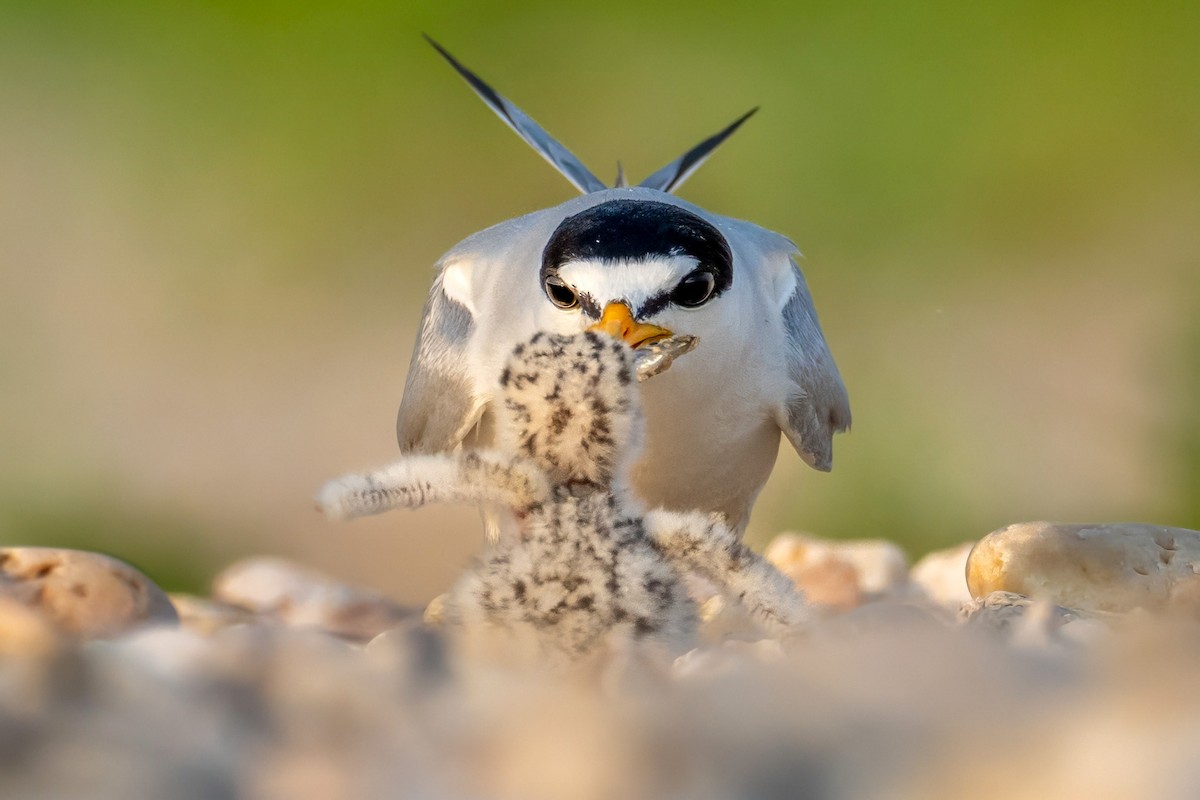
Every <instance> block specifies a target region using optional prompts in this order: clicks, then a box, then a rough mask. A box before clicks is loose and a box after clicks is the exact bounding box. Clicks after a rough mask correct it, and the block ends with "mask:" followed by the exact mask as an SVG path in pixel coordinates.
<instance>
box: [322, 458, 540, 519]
mask: <svg viewBox="0 0 1200 800" xmlns="http://www.w3.org/2000/svg"><path fill="white" fill-rule="evenodd" d="M548 491H549V490H548V488H547V485H546V479H545V477H544V476H543V475H542V473H541V471H540V470H538V469H537V468H536V467H535V466H533V465H532V464H529V463H528V462H526V461H524V460H521V459H517V458H513V457H510V456H502V455H499V454H496V453H491V452H487V451H479V450H471V451H467V452H464V453H455V454H451V455H423V456H409V457H407V458H403V459H401V460H399V461H396V462H394V463H392V464H389V465H388V466H386V467H382V468H380V469H377V470H372V471H370V472H363V473H357V474H352V475H345V476H343V477H341V478H337V479H336V480H332V481H329V482H328V483H326V484H325V485H324V486H323V487H321V490H320V491H319V492H318V493H317V498H316V499H317V508H319V509H320V510H321V511H323V512H324V513H325V516H327V517H329V518H330V519H349V518H352V517H361V516H366V515H368V514H379V513H381V512H384V511H387V510H389V509H392V508H419V507H420V506H423V505H426V504H428V503H465V504H472V505H500V506H505V507H508V508H511V509H513V510H515V511H518V512H520V511H525V510H528V509H529V508H531V507H533V506H535V505H537V504H538V503H540V502H542V501H543V500H544V499H545V498H546V496H547V495H548Z"/></svg>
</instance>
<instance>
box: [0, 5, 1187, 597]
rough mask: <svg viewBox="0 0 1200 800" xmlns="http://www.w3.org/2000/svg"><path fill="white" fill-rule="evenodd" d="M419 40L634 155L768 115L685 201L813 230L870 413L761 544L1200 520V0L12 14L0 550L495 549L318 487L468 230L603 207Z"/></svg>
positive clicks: (433, 556) (759, 524) (356, 449)
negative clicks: (320, 505) (352, 505)
mask: <svg viewBox="0 0 1200 800" xmlns="http://www.w3.org/2000/svg"><path fill="white" fill-rule="evenodd" d="M422 31H424V32H428V33H429V34H431V35H433V36H434V37H435V38H437V39H439V40H440V41H441V42H442V43H443V44H444V45H446V46H447V47H448V48H449V49H450V50H451V52H453V53H455V54H456V55H458V56H459V57H460V58H461V59H462V60H463V61H464V62H465V63H466V64H467V65H469V66H471V67H472V68H474V69H476V70H477V71H479V72H480V74H481V75H483V76H484V77H485V78H486V79H488V80H490V81H492V82H493V83H494V84H495V85H496V86H497V88H499V89H500V90H501V91H502V92H504V93H505V94H507V95H508V96H509V97H510V98H512V99H513V100H514V101H515V102H516V103H517V104H519V105H520V106H522V107H523V108H524V109H525V110H526V111H528V112H529V113H530V114H531V115H532V116H534V117H535V118H536V119H538V120H539V122H541V123H542V124H543V125H544V126H545V127H546V128H547V129H548V130H549V131H550V132H551V133H553V134H554V135H555V136H556V137H558V138H559V139H560V140H561V141H563V142H564V143H565V144H566V145H567V146H568V147H570V148H572V149H573V150H574V151H575V152H576V153H577V154H578V155H579V156H580V157H581V158H582V159H583V160H584V162H585V163H587V164H589V166H591V167H592V169H593V171H595V172H597V173H598V174H600V175H601V176H610V175H612V174H615V171H616V161H617V159H618V158H619V159H621V160H622V161H623V163H624V165H625V168H626V170H627V171H628V172H629V173H630V175H631V176H632V177H633V178H634V179H639V178H640V177H642V176H644V175H646V174H648V173H649V172H651V171H653V170H654V169H656V168H657V167H659V166H661V165H662V164H663V163H665V162H667V161H669V160H671V159H673V158H675V157H676V156H677V155H679V154H680V153H681V152H682V151H683V150H684V149H686V148H688V147H690V146H691V145H693V144H695V143H696V142H698V141H699V140H700V139H702V138H703V137H705V136H707V135H708V134H710V133H712V132H713V131H715V130H717V129H719V128H720V127H722V126H723V125H725V124H726V123H728V122H729V121H731V120H732V119H734V118H735V117H736V116H737V115H738V114H740V113H741V112H743V111H745V110H746V109H747V108H749V107H751V106H754V105H761V106H762V112H761V113H760V114H759V115H758V116H757V117H755V118H754V119H753V120H752V121H751V122H750V123H749V124H748V125H747V126H746V127H745V128H744V129H743V130H742V131H740V132H739V133H738V134H737V135H736V136H735V137H734V138H733V139H731V140H730V142H729V143H728V144H727V145H726V146H725V147H724V149H723V150H722V151H720V152H719V153H718V154H717V155H716V156H715V157H714V158H713V160H712V161H711V162H710V163H709V164H707V165H706V166H705V167H704V168H703V169H702V170H700V171H699V172H698V173H697V174H696V176H694V177H693V178H692V179H691V181H690V182H689V183H688V184H687V185H686V186H684V187H683V189H682V190H681V191H680V194H681V195H682V196H683V197H685V198H687V199H689V200H691V201H694V202H696V203H698V204H700V205H702V206H704V207H706V208H708V209H710V210H712V211H714V212H718V213H722V214H727V215H729V216H734V217H740V218H743V219H749V220H752V221H755V222H757V223H759V224H762V225H765V226H767V227H770V228H773V229H775V230H779V231H781V232H783V233H786V234H788V235H789V236H791V237H792V238H793V239H795V240H796V241H797V243H798V244H799V245H800V247H801V249H802V250H803V251H804V253H805V256H806V257H805V261H804V264H803V265H804V269H805V272H806V274H807V277H808V280H809V284H810V286H811V288H812V290H813V293H814V295H815V297H816V300H817V306H818V309H819V311H820V313H821V319H822V322H823V324H824V327H825V331H826V335H827V337H828V339H829V341H830V344H831V346H832V349H833V351H834V354H835V356H836V357H837V359H838V362H839V364H840V366H841V369H842V373H843V375H844V377H845V379H846V382H847V384H848V386H849V388H850V392H851V398H852V402H853V405H854V413H855V427H854V431H853V433H852V434H850V435H847V436H843V437H840V439H839V440H838V442H837V445H836V465H835V469H834V471H833V472H832V473H831V474H829V475H821V474H818V473H815V472H813V471H811V470H809V469H807V468H806V467H804V466H803V464H802V463H801V462H800V461H799V460H798V459H797V458H796V457H795V456H794V454H793V453H791V452H790V450H786V451H781V457H780V461H779V465H778V467H777V469H776V473H775V475H774V476H773V477H772V480H771V483H770V484H769V485H768V488H767V490H766V491H765V493H764V495H763V497H762V500H761V501H760V503H759V506H758V508H757V511H756V516H755V519H754V522H753V524H752V528H751V536H752V537H753V539H754V540H755V541H756V542H759V543H761V542H763V541H765V540H766V539H767V538H769V536H771V535H773V534H774V533H775V532H777V531H779V530H782V529H788V528H790V529H807V530H810V531H813V532H816V533H818V534H821V535H827V536H836V537H874V536H885V537H889V538H893V539H895V540H897V541H899V542H901V543H903V544H904V545H905V546H906V547H907V548H908V549H909V550H910V552H911V553H912V555H914V556H917V555H919V554H921V553H922V552H924V551H926V550H928V549H930V548H933V547H938V546H943V545H949V544H954V543H957V542H959V541H963V540H966V539H972V538H977V537H978V536H980V535H982V534H983V533H986V532H987V531H989V530H991V529H993V528H996V527H999V526H1001V525H1003V524H1006V523H1008V522H1012V521H1017V520H1028V519H1041V518H1050V519H1061V520H1077V521H1106V520H1118V519H1131V520H1139V521H1148V522H1157V523H1162V524H1172V525H1183V526H1190V527H1200V491H1198V489H1200V413H1198V409H1200V358H1198V354H1200V4H1197V3H1194V2H1178V3H1132V2H1131V3H1124V4H1120V3H1111V4H1110V3H1096V2H1086V3H1085V2H1060V3H1053V4H1051V3H1034V2H1027V3H1022V2H1007V3H993V2H983V3H976V4H963V3H951V2H912V3H904V4H897V3H890V2H867V3H846V2H789V3H774V2H771V3H742V4H733V3H729V2H698V1H697V0H689V2H659V3H653V4H651V3H645V2H628V1H627V0H609V1H608V2H603V3H574V4H566V3H555V2H508V3H503V4H501V3H494V4H482V3H476V4H471V3H463V2H453V1H452V0H441V2H437V3H427V2H375V0H350V2H342V3H313V2H305V1H304V0H290V2H286V3H284V2H277V1H274V2H254V1H253V0H222V1H221V2H149V1H148V0H143V1H141V2H121V0H109V2H105V3H86V2H55V1H54V0H28V1H27V2H19V1H14V0H0V382H2V387H3V388H2V392H0V453H2V455H0V540H2V541H3V542H6V543H48V544H58V545H71V546H82V547H90V548H94V549H100V550H104V551H107V552H111V553H115V554H117V555H120V556H122V557H124V558H127V559H130V560H132V561H134V562H135V563H137V564H140V565H141V566H143V567H144V568H146V569H147V570H148V571H149V572H150V573H151V574H152V575H153V576H154V577H155V578H157V579H159V581H160V582H162V583H163V584H165V585H166V586H168V587H169V588H185V589H197V588H200V587H202V586H203V585H204V584H205V582H206V581H207V580H208V578H209V577H210V576H211V574H212V573H213V571H214V570H215V569H217V568H218V567H219V566H220V565H222V564H223V563H225V562H227V561H229V560H230V559H232V558H235V557H237V556H239V555H242V554H248V553H253V552H271V553H281V554H287V555H291V556H294V557H296V558H299V559H302V560H304V561H306V562H308V563H311V564H314V565H316V566H319V567H321V568H323V569H326V570H328V571H330V572H333V573H335V574H338V575H341V576H343V577H346V578H349V579H353V580H356V581H359V582H362V583H366V584H370V585H374V586H377V587H379V588H382V589H385V590H386V591H389V592H391V593H393V594H395V595H397V596H400V597H402V598H407V599H411V600H414V601H418V600H422V599H425V598H427V597H428V596H430V595H432V594H433V593H435V592H436V591H438V590H439V589H440V588H442V587H444V586H445V585H446V584H447V583H448V581H449V580H450V579H451V577H452V576H453V575H454V573H455V571H456V570H457V569H458V568H459V565H460V564H461V563H462V562H463V560H464V559H466V558H467V557H468V556H469V555H470V553H472V552H473V551H474V550H476V549H477V548H478V547H479V545H480V536H479V533H478V530H479V528H478V520H477V518H476V516H475V514H474V513H473V512H471V511H470V510H463V509H459V510H449V511H447V510H442V509H438V510H424V511H420V512H415V513H412V514H407V515H405V514H394V515H390V516H388V517H385V518H382V519H374V520H368V521H361V522H356V523H353V524H349V525H333V524H330V523H326V522H324V521H323V520H322V519H320V518H319V517H318V516H317V515H316V514H315V513H314V512H313V511H312V510H311V502H310V498H311V496H312V493H313V491H314V490H315V488H316V487H317V486H318V485H319V484H320V483H321V482H322V481H323V480H325V479H326V478H329V477H332V476H334V475H336V474H340V473H341V472H343V471H346V470H349V469H355V468H359V467H365V466H369V465H374V464H377V463H380V462H383V461H385V460H386V459H389V458H390V457H392V456H393V455H394V453H395V443H394V438H393V420H394V414H395V410H396V407H397V405H398V402H399V398H400V393H401V388H402V386H403V380H404V375H405V371H406V369H407V364H408V357H409V351H410V348H411V345H412V339H413V336H414V333H415V326H416V320H417V317H418V314H419V311H420V308H421V304H422V302H423V298H424V294H425V292H426V290H427V288H428V284H429V281H430V279H431V277H432V273H431V271H430V266H431V265H432V264H433V262H434V261H435V259H436V258H437V257H438V255H440V253H441V252H443V251H444V250H446V249H448V248H449V247H450V246H451V245H452V244H454V243H455V242H456V241H458V240H459V239H461V238H462V237H464V236H466V235H468V234H470V233H472V232H473V231H475V230H477V229H479V228H482V227H485V226H487V225H490V224H493V223H495V222H498V221H501V220H504V219H507V218H509V217H513V216H516V215H518V214H521V213H524V212H527V211H530V210H534V209H537V208H541V207H546V206H550V205H554V204H557V203H559V202H561V201H563V200H565V199H567V198H569V197H570V196H572V194H573V189H572V188H571V187H570V186H569V185H568V184H567V183H566V182H565V181H564V180H563V179H562V178H561V177H560V176H558V175H557V174H556V173H555V172H554V171H553V170H552V169H551V168H549V167H548V166H547V165H545V164H544V163H543V162H542V161H541V160H540V159H539V158H538V156H536V155H535V154H534V153H533V152H532V151H530V150H529V149H528V148H527V147H525V145H523V144H522V143H520V142H519V141H518V140H517V139H516V137H514V136H513V135H512V133H510V132H509V131H507V130H505V129H504V128H503V126H502V125H501V123H500V122H499V121H498V120H496V119H494V118H493V117H492V115H491V113H490V112H488V111H487V110H486V109H485V108H484V107H483V105H482V104H481V103H480V102H479V101H478V100H477V99H476V98H475V97H474V96H472V94H471V93H470V91H469V90H468V89H467V88H466V86H465V85H463V84H462V83H461V81H460V80H459V79H458V77H457V76H455V75H454V74H453V73H452V71H451V70H450V69H449V67H447V66H446V64H444V63H443V62H442V61H441V60H440V58H438V56H437V55H436V54H435V53H434V52H433V51H432V50H431V49H430V48H429V47H428V46H427V45H426V44H425V43H424V42H423V41H422V40H421V38H420V35H419V34H420V32H422Z"/></svg>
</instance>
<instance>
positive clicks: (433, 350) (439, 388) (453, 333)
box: [396, 273, 483, 453]
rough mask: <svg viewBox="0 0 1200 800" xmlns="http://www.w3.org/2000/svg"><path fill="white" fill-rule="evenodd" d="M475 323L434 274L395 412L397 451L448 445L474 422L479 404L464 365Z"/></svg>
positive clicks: (458, 439)
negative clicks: (448, 294) (398, 408)
mask: <svg viewBox="0 0 1200 800" xmlns="http://www.w3.org/2000/svg"><path fill="white" fill-rule="evenodd" d="M474 327H475V322H474V320H473V319H472V317H471V312H470V311H468V310H467V309H466V308H465V307H464V306H463V305H461V304H460V303H457V302H455V301H454V300H451V299H450V298H449V297H447V296H446V293H445V292H444V291H443V290H442V276H441V274H440V273H439V274H438V277H437V278H436V279H435V280H434V282H433V288H432V289H430V291H429V300H428V301H426V303H425V311H424V313H423V314H422V317H421V329H420V331H419V332H418V333H417V342H416V344H415V345H414V346H413V354H412V361H411V363H410V364H409V367H408V379H407V380H406V381H405V383H404V397H403V398H402V399H401V401H400V413H399V414H398V415H397V417H396V439H397V441H398V442H399V443H400V450H401V451H402V452H405V453H442V452H445V451H447V450H453V449H454V448H455V447H457V446H458V445H459V443H460V442H462V440H463V437H464V436H466V434H467V432H468V431H469V430H470V429H471V427H472V426H474V425H475V423H476V421H478V419H479V415H480V413H481V412H482V410H483V403H482V401H481V399H480V398H479V397H477V396H476V393H475V392H474V390H473V389H472V385H471V381H470V378H469V376H468V374H467V372H466V369H465V368H464V364H466V350H467V341H468V339H469V338H470V336H471V332H472V331H473V330H474Z"/></svg>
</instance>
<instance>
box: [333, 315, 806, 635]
mask: <svg viewBox="0 0 1200 800" xmlns="http://www.w3.org/2000/svg"><path fill="white" fill-rule="evenodd" d="M635 370H636V364H635V355H634V351H633V350H631V349H630V348H629V347H628V346H627V345H625V344H624V343H623V342H621V341H620V340H618V339H615V338H612V337H609V336H607V335H605V334H602V333H596V332H586V333H582V334H577V335H573V336H559V335H550V334H544V333H539V334H536V335H535V336H534V337H533V338H532V339H530V340H529V341H528V342H525V343H523V344H520V345H518V346H517V347H516V349H515V350H514V351H513V354H512V356H511V358H510V359H509V361H508V363H507V366H506V368H505V369H504V371H503V372H502V374H501V378H500V384H501V385H500V390H501V393H502V396H503V401H504V402H503V411H502V413H501V415H500V426H499V433H500V438H499V439H498V442H497V443H498V445H499V446H500V447H499V449H498V450H497V451H465V452H462V453H457V454H453V455H435V456H414V457H409V458H406V459H403V460H402V461H399V462H397V463H395V464H393V465H391V466H389V467H385V468H383V469H381V470H378V471H375V472H371V473H366V474H363V475H350V476H347V477H345V478H341V479H339V480H337V481H333V482H330V483H329V484H327V485H326V486H325V487H324V488H323V489H322V491H321V493H320V494H319V495H318V505H319V507H320V508H321V509H322V510H324V511H325V513H326V514H327V515H329V516H330V517H334V518H343V517H349V516H358V515H362V514H370V513H378V512H380V511H383V510H386V509H388V508H393V507H396V506H406V507H416V506H420V505H423V504H425V503H429V502H436V501H458V502H473V503H479V504H483V505H487V506H493V507H494V506H502V507H505V508H507V509H509V510H510V511H511V512H512V514H513V516H514V518H515V522H516V525H515V529H516V531H517V532H518V535H517V536H516V537H512V539H511V540H502V541H501V542H499V543H497V544H496V545H494V546H493V547H492V549H491V550H490V551H489V552H488V553H487V554H486V555H485V556H484V557H483V558H482V559H481V560H480V562H479V563H478V564H477V565H476V566H475V567H474V568H473V569H472V570H470V571H468V572H467V574H465V575H464V576H463V577H462V578H461V579H460V580H459V581H458V583H457V584H456V585H455V587H454V589H453V590H452V591H451V592H450V594H449V596H448V597H447V600H446V605H445V618H446V619H447V621H451V622H456V623H459V624H461V625H463V626H466V627H468V628H471V629H477V628H488V629H501V630H509V631H513V632H520V633H522V635H526V634H529V633H532V634H533V637H532V638H533V639H534V640H535V641H537V642H538V644H539V646H540V647H541V648H542V649H543V650H544V651H545V652H546V653H547V654H555V655H560V656H566V657H567V658H568V659H576V658H578V657H581V656H584V655H587V654H589V653H592V652H595V651H596V650H597V649H598V648H600V647H601V646H602V645H603V643H604V642H606V641H608V640H609V639H610V637H613V636H617V637H627V638H629V639H632V640H637V641H650V642H654V643H656V644H659V645H663V646H665V647H666V648H667V649H668V650H669V651H674V652H679V651H681V650H683V649H686V648H687V647H688V646H689V645H690V644H691V642H692V640H693V639H694V636H695V632H696V627H697V612H696V608H695V604H694V603H693V601H692V600H691V599H690V597H689V596H688V593H687V590H686V587H685V585H684V581H683V573H684V572H689V571H690V572H696V573H699V574H701V575H703V576H705V577H707V578H709V579H710V580H713V581H715V582H716V583H717V584H718V585H719V586H722V587H723V588H724V589H725V590H726V591H727V592H729V593H730V594H732V595H734V596H736V597H737V598H738V599H739V600H741V601H742V602H743V603H744V604H745V605H746V606H747V608H748V609H749V611H750V612H751V614H752V615H753V616H754V617H756V618H757V619H758V620H759V621H760V622H762V623H763V624H764V625H765V626H766V627H767V628H768V629H770V630H771V631H772V632H780V631H784V630H790V629H792V628H793V627H794V626H796V625H798V624H799V623H801V622H802V621H803V620H804V619H805V617H806V612H805V607H804V603H803V600H802V598H801V596H800V594H799V593H798V591H797V590H796V589H795V587H794V586H793V585H792V583H791V581H789V580H788V579H787V578H786V577H784V576H783V575H782V574H781V573H779V572H778V571H777V570H776V569H775V568H774V567H773V566H771V565H770V564H769V563H767V562H766V561H765V560H763V559H762V558H761V557H759V556H758V555H757V554H755V553H754V552H753V551H751V550H750V549H749V548H748V547H746V546H745V545H743V544H742V543H741V542H740V541H739V537H738V536H737V534H736V533H735V532H734V531H733V530H732V529H730V528H729V527H727V526H726V525H725V523H724V522H723V521H722V520H721V518H720V517H719V516H718V515H707V514H697V513H680V512H671V511H661V510H660V511H652V512H649V513H647V512H645V511H644V509H643V508H642V507H641V505H640V503H639V502H638V501H637V500H636V498H635V497H634V496H633V494H632V493H631V491H630V489H629V478H630V470H631V466H632V464H633V463H634V461H635V460H636V459H637V457H638V454H639V452H640V446H641V436H642V416H641V410H640V407H639V397H638V387H637V383H636V372H635Z"/></svg>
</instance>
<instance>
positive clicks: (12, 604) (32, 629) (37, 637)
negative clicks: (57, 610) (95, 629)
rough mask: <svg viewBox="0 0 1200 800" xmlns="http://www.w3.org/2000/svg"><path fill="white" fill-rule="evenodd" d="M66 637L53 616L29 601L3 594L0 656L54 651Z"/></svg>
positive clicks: (36, 655)
mask: <svg viewBox="0 0 1200 800" xmlns="http://www.w3.org/2000/svg"><path fill="white" fill-rule="evenodd" d="M61 643H62V637H61V636H60V635H59V633H58V631H57V630H56V629H55V627H54V625H52V624H51V622H50V620H48V619H46V617H45V616H44V615H43V614H41V613H40V612H38V611H37V610H36V609H34V608H31V607H29V606H28V605H26V604H25V603H22V602H20V601H18V600H14V599H12V598H9V597H3V596H0V658H11V657H33V658H39V657H42V656H47V655H50V654H51V653H54V652H56V651H57V650H58V648H59V647H60V646H61Z"/></svg>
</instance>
